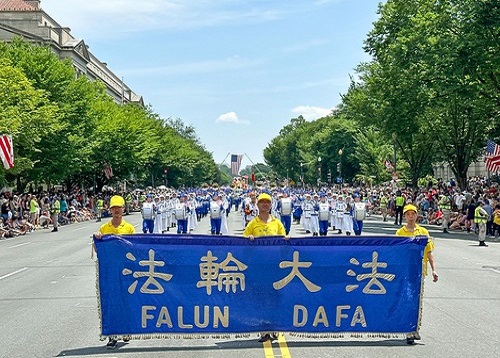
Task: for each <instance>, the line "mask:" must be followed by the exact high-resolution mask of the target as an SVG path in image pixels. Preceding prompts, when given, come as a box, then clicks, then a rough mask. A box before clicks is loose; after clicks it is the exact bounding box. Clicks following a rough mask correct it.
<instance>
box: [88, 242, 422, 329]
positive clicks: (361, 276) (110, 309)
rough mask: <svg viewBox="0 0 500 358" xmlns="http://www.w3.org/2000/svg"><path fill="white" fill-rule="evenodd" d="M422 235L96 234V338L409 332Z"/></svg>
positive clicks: (414, 318)
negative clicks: (251, 236) (287, 237)
mask: <svg viewBox="0 0 500 358" xmlns="http://www.w3.org/2000/svg"><path fill="white" fill-rule="evenodd" d="M426 243H427V238H417V239H410V238H400V237H398V238H396V237H390V236H387V237H385V236H384V237H380V236H377V237H375V236H374V237H369V236H364V237H362V238H348V239H347V238H346V239H342V238H335V239H311V238H307V239H291V240H290V241H285V240H283V239H281V238H261V239H257V240H255V241H254V242H251V241H249V240H247V239H244V238H241V237H230V236H222V237H218V238H217V240H214V238H213V237H212V236H204V235H197V236H189V237H183V238H182V239H180V238H178V237H177V236H170V235H153V234H151V235H147V234H139V235H127V236H123V237H121V238H120V237H116V236H105V237H104V238H103V240H95V245H96V249H97V253H98V268H99V272H98V286H99V299H100V309H101V321H102V322H101V323H102V335H103V336H110V335H116V336H120V335H137V336H140V335H148V336H150V335H155V334H156V335H161V334H170V333H172V334H230V333H249V332H259V331H282V332H297V333H300V332H303V333H326V332H330V333H341V332H359V333H410V332H414V331H415V330H416V328H417V327H418V325H419V319H420V315H419V310H420V305H421V299H422V298H421V287H422V256H423V249H424V247H425V245H426Z"/></svg>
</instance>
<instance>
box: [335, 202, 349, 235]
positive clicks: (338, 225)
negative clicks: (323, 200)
mask: <svg viewBox="0 0 500 358" xmlns="http://www.w3.org/2000/svg"><path fill="white" fill-rule="evenodd" d="M346 209H347V204H346V202H345V201H344V197H343V196H342V195H339V197H338V199H337V201H336V202H335V229H337V230H338V233H339V234H342V227H343V224H344V213H345V211H346Z"/></svg>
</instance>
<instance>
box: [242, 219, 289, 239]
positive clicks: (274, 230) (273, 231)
mask: <svg viewBox="0 0 500 358" xmlns="http://www.w3.org/2000/svg"><path fill="white" fill-rule="evenodd" d="M249 235H253V236H255V237H257V236H286V231H285V227H284V226H283V224H282V223H281V221H280V220H278V219H276V218H275V217H273V216H271V221H269V222H268V223H265V222H263V221H262V220H260V219H259V217H258V216H257V217H255V218H253V219H252V220H251V221H250V222H249V223H248V224H247V226H246V228H245V231H244V232H243V236H249Z"/></svg>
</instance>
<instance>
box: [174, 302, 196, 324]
mask: <svg viewBox="0 0 500 358" xmlns="http://www.w3.org/2000/svg"><path fill="white" fill-rule="evenodd" d="M177 325H178V326H179V328H193V325H192V324H184V307H182V306H179V307H177Z"/></svg>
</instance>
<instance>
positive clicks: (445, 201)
mask: <svg viewBox="0 0 500 358" xmlns="http://www.w3.org/2000/svg"><path fill="white" fill-rule="evenodd" d="M438 206H439V209H440V210H441V212H442V213H443V232H444V233H447V232H448V226H449V223H450V214H451V200H450V195H449V193H448V192H447V191H445V192H444V194H443V195H441V198H440V199H439V201H438Z"/></svg>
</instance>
